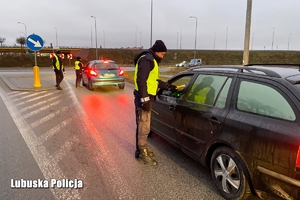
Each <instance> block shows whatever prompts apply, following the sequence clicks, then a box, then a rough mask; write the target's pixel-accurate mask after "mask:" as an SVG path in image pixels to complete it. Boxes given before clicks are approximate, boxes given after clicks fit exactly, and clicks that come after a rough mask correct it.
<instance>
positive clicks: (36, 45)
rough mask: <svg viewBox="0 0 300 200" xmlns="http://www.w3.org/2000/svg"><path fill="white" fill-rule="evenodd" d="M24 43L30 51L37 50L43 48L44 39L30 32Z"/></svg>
mask: <svg viewBox="0 0 300 200" xmlns="http://www.w3.org/2000/svg"><path fill="white" fill-rule="evenodd" d="M26 45H27V47H28V48H29V49H31V50H32V51H39V50H41V49H42V48H43V46H44V41H43V39H42V38H41V37H40V36H38V35H36V34H31V35H29V36H28V37H27V38H26Z"/></svg>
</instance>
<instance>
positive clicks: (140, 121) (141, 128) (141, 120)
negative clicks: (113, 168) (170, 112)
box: [134, 91, 151, 150]
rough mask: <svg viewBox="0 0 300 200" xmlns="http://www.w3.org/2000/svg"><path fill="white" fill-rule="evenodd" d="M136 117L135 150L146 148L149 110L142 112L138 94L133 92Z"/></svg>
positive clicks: (148, 130)
mask: <svg viewBox="0 0 300 200" xmlns="http://www.w3.org/2000/svg"><path fill="white" fill-rule="evenodd" d="M134 104H135V117H136V150H140V149H144V148H147V138H148V134H149V132H150V118H151V110H150V111H148V112H147V111H144V110H143V109H142V103H141V101H140V97H139V95H138V92H137V91H135V92H134Z"/></svg>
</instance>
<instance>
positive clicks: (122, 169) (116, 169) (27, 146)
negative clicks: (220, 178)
mask: <svg viewBox="0 0 300 200" xmlns="http://www.w3.org/2000/svg"><path fill="white" fill-rule="evenodd" d="M50 72H51V71H50ZM1 73H24V72H20V70H18V72H17V71H16V72H4V71H3V72H0V74H1ZM74 80H75V74H74V72H73V71H72V70H70V69H69V71H68V70H67V75H66V77H65V80H64V82H63V85H62V86H63V89H64V90H62V91H56V90H51V91H44V92H25V91H11V90H10V89H9V88H8V87H7V86H6V85H5V84H4V83H3V82H2V80H0V86H1V88H0V94H1V95H0V96H1V99H0V112H1V115H0V126H1V131H0V152H1V153H0V174H1V175H0V182H1V185H0V199H156V200H158V199H163V200H165V199H189V200H190V199H214V200H218V199H223V198H222V197H220V195H219V194H218V192H217V190H216V187H215V186H214V184H213V182H212V180H211V176H210V173H209V171H208V170H207V169H205V168H203V167H202V166H201V165H200V164H198V163H197V162H196V161H194V160H192V159H191V158H189V157H188V156H186V155H185V154H184V153H182V152H181V151H179V150H178V149H176V148H174V147H173V146H171V145H170V144H169V143H168V142H167V141H165V140H164V139H162V138H161V137H159V136H158V135H156V134H154V135H153V137H152V138H149V149H151V150H152V151H153V152H154V153H155V159H156V160H157V161H158V163H159V164H158V166H155V167H151V166H146V165H143V164H141V163H139V162H138V161H137V160H136V159H135V158H134V150H135V118H134V105H133V95H132V91H133V85H132V84H129V83H128V84H126V86H125V89H124V90H119V89H118V88H117V87H102V88H98V89H96V90H95V91H93V92H92V91H89V90H88V89H86V88H81V89H76V88H75V87H74V82H75V81H74ZM21 179H23V180H38V179H40V180H44V181H46V182H47V181H48V182H49V185H50V183H51V181H57V182H58V181H61V182H63V180H66V179H68V180H71V181H74V182H75V181H76V179H77V181H78V180H79V181H81V183H82V188H77V189H71V188H70V187H63V188H60V187H59V186H58V184H56V185H54V187H49V188H42V187H39V188H37V189H32V188H24V189H21V188H13V187H12V182H13V183H14V184H13V185H14V186H15V185H17V184H18V180H21ZM12 180H13V181H12ZM70 184H71V183H70ZM78 184H80V183H78Z"/></svg>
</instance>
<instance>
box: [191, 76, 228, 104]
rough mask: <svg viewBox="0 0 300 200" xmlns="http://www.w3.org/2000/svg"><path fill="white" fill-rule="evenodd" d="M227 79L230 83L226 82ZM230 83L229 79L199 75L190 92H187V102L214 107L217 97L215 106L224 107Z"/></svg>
mask: <svg viewBox="0 0 300 200" xmlns="http://www.w3.org/2000/svg"><path fill="white" fill-rule="evenodd" d="M229 79H230V81H227V80H229ZM226 83H227V84H226ZM230 83H231V78H228V77H227V76H216V75H203V74H201V75H199V76H198V77H197V79H196V80H195V82H194V84H193V86H192V87H191V90H190V91H189V92H188V94H187V100H188V101H193V102H196V103H199V104H207V105H214V102H215V100H216V97H217V96H218V97H219V98H218V99H219V100H218V101H217V103H216V106H220V107H224V106H225V102H226V98H227V94H228V90H229V86H230ZM224 86H226V87H224ZM218 94H219V95H218Z"/></svg>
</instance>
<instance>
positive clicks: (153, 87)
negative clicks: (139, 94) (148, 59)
mask: <svg viewBox="0 0 300 200" xmlns="http://www.w3.org/2000/svg"><path fill="white" fill-rule="evenodd" d="M144 56H145V55H143V56H141V57H140V58H142V57H144ZM140 58H139V59H140ZM138 62H139V60H138V61H137V63H136V65H135V72H134V79H133V80H134V85H135V89H136V90H137V91H138V90H139V88H138V85H137V81H136V78H137V73H138ZM153 62H154V68H153V69H152V70H151V71H150V73H149V76H148V79H147V92H148V94H151V95H156V91H157V88H158V82H157V79H158V78H159V69H158V64H157V62H156V60H155V59H153Z"/></svg>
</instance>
